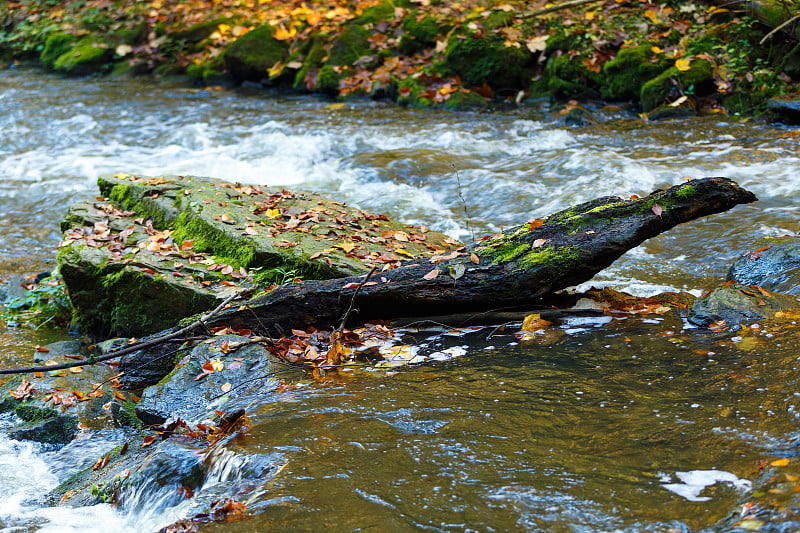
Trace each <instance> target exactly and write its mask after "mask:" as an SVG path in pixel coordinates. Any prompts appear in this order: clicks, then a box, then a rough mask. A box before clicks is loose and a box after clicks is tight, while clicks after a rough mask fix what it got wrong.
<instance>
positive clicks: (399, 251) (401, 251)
mask: <svg viewBox="0 0 800 533" xmlns="http://www.w3.org/2000/svg"><path fill="white" fill-rule="evenodd" d="M394 253H396V254H400V255H404V256H406V257H410V258H412V259H413V258H414V255H413V254H411V253H409V252H408V250H406V249H405V248H395V249H394Z"/></svg>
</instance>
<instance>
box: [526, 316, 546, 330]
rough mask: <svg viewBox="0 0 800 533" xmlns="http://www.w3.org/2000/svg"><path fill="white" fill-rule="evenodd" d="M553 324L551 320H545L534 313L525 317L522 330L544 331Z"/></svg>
mask: <svg viewBox="0 0 800 533" xmlns="http://www.w3.org/2000/svg"><path fill="white" fill-rule="evenodd" d="M552 325H553V323H552V322H550V321H549V320H544V319H543V318H542V317H541V315H539V313H534V314H531V315H528V316H526V317H525V320H523V321H522V330H523V331H542V330H545V329H547V328H549V327H550V326H552Z"/></svg>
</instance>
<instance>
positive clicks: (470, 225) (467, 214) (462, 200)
mask: <svg viewBox="0 0 800 533" xmlns="http://www.w3.org/2000/svg"><path fill="white" fill-rule="evenodd" d="M451 166H452V167H453V170H454V171H455V172H456V184H458V198H459V199H460V200H461V205H463V206H464V215H466V217H467V221H466V222H467V229H468V230H469V232H470V233H471V234H472V244H475V228H473V227H472V224H470V220H471V218H472V217H470V216H469V208H468V207H467V201H466V200H465V199H464V195H463V194H462V193H461V176H459V175H458V167H457V166H456V165H455V163H453V164H452V165H451ZM453 281H455V280H453Z"/></svg>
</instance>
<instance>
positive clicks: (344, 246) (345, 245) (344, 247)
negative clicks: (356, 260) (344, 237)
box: [333, 242, 356, 254]
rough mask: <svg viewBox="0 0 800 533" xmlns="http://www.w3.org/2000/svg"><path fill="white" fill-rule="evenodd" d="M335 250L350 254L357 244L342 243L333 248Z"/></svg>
mask: <svg viewBox="0 0 800 533" xmlns="http://www.w3.org/2000/svg"><path fill="white" fill-rule="evenodd" d="M333 247H334V248H339V249H340V250H344V253H346V254H349V253H350V252H352V251H353V248H355V247H356V245H355V243H353V242H340V243H339V244H336V245H334V246H333Z"/></svg>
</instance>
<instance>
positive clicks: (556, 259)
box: [209, 178, 757, 335]
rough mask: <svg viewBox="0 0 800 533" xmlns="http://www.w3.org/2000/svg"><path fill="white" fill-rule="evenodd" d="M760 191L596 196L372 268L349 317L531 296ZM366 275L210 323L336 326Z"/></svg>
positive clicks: (283, 294) (286, 292)
mask: <svg viewBox="0 0 800 533" xmlns="http://www.w3.org/2000/svg"><path fill="white" fill-rule="evenodd" d="M756 200H757V198H756V197H755V195H753V194H752V193H750V192H749V191H747V190H744V189H742V188H741V187H739V186H738V185H737V184H736V183H734V182H733V181H731V180H729V179H726V178H703V179H699V180H692V181H689V182H687V183H686V184H684V185H680V186H675V187H671V188H669V189H666V190H660V191H656V192H654V193H652V194H651V195H649V196H647V197H645V198H637V199H631V200H624V199H621V198H617V197H611V196H607V197H602V198H598V199H596V200H592V201H590V202H586V203H583V204H580V205H577V206H574V207H571V208H569V209H565V210H563V211H560V212H558V213H555V214H552V215H550V216H548V217H547V218H545V219H543V220H540V221H534V222H533V223H527V224H524V225H522V226H519V227H516V228H513V229H510V230H507V231H506V232H504V233H503V234H500V235H497V236H494V237H492V238H489V239H487V240H484V241H482V242H480V243H478V244H477V245H474V246H472V247H469V248H467V249H466V250H464V251H463V252H461V253H459V254H458V256H457V257H453V258H448V259H446V260H443V261H441V262H437V261H436V258H430V259H422V260H418V261H413V262H409V263H407V264H405V265H404V266H402V267H400V268H396V269H393V270H389V271H385V272H378V273H375V274H373V275H372V277H371V278H370V280H369V281H368V282H367V283H366V284H364V285H363V286H362V287H360V288H359V289H358V294H357V297H356V298H355V307H356V309H357V311H358V312H357V315H356V316H355V317H351V318H356V317H357V321H358V322H365V321H368V320H372V319H383V320H391V319H395V318H400V317H414V316H429V315H435V314H451V313H463V312H470V311H485V310H489V309H501V308H513V307H516V306H521V305H525V306H530V305H531V304H536V303H537V302H540V301H541V299H542V298H543V297H545V296H547V295H551V294H552V293H554V292H555V291H558V290H560V289H563V288H566V287H570V286H573V285H577V284H579V283H582V282H584V281H587V280H589V279H591V277H592V276H594V275H595V274H596V273H598V272H600V271H601V270H603V269H604V268H606V267H608V266H609V265H611V263H613V262H614V261H615V260H616V259H617V258H619V257H620V256H621V255H622V254H624V253H625V252H626V251H627V250H630V249H631V248H634V247H636V246H638V245H639V244H641V243H642V242H644V241H645V240H646V239H649V238H651V237H655V236H656V235H658V234H660V233H662V232H664V231H667V230H669V229H671V228H673V227H674V226H676V225H678V224H680V223H683V222H688V221H691V220H694V219H696V218H699V217H704V216H708V215H712V214H714V213H720V212H722V211H726V210H728V209H730V208H732V207H734V206H735V205H738V204H742V203H750V202H754V201H756ZM476 256H477V257H476ZM476 258H477V259H478V263H477V264H476V263H475V262H474V260H475V259H476ZM434 271H437V274H436V275H435V276H436V277H435V278H434V277H433V276H434V274H433V272H434ZM363 281H364V275H361V276H352V277H348V278H340V279H333V280H325V281H306V282H303V283H298V284H293V285H287V286H282V287H279V288H277V289H275V290H273V291H272V292H270V293H268V294H266V295H265V296H261V297H256V298H253V299H252V300H250V301H249V302H247V303H246V304H245V305H244V306H242V307H238V308H234V309H229V310H227V311H225V312H223V313H220V314H219V315H217V316H216V317H214V319H213V320H212V321H211V322H210V323H209V325H210V326H214V325H231V326H243V327H247V328H250V329H253V330H255V331H259V332H260V333H262V334H272V335H274V334H275V333H280V332H281V330H283V331H288V330H290V329H292V328H306V327H308V326H311V325H313V326H315V327H317V328H332V327H336V325H338V323H339V321H340V320H341V319H342V316H343V315H344V313H345V311H346V310H347V308H348V306H349V305H350V302H351V299H352V297H353V294H354V293H355V291H356V290H357V289H356V287H357V286H358V285H359V284H360V283H362V282H363ZM354 315H355V313H354ZM265 329H267V330H268V331H264V330H265Z"/></svg>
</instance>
